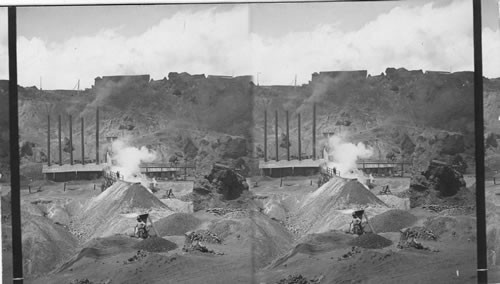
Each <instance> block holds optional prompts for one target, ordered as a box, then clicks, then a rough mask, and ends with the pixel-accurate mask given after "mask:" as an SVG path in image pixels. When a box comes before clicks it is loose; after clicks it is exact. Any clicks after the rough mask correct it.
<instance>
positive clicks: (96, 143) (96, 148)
mask: <svg viewBox="0 0 500 284" xmlns="http://www.w3.org/2000/svg"><path fill="white" fill-rule="evenodd" d="M95 163H96V165H98V164H99V107H97V108H96V112H95Z"/></svg>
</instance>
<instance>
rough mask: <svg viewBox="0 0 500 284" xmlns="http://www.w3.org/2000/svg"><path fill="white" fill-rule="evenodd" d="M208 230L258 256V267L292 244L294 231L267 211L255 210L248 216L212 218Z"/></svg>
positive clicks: (288, 248)
mask: <svg viewBox="0 0 500 284" xmlns="http://www.w3.org/2000/svg"><path fill="white" fill-rule="evenodd" d="M208 230H209V231H210V232H212V233H214V234H216V235H217V236H218V237H219V238H220V239H223V240H224V243H233V244H237V245H238V247H240V248H243V249H244V250H248V254H252V255H254V257H255V260H256V264H257V266H258V267H264V266H266V265H267V264H269V262H270V261H271V260H272V259H274V258H276V257H278V256H279V255H281V254H283V253H285V252H287V251H288V250H290V249H291V248H292V243H293V235H292V234H291V233H290V232H288V231H287V230H286V229H285V228H284V227H283V225H281V224H280V223H278V222H276V221H273V220H271V219H269V217H267V216H266V215H264V214H262V213H258V212H252V215H250V216H249V217H242V218H238V219H232V218H224V219H221V220H215V221H213V222H212V223H211V224H210V226H209V227H208Z"/></svg>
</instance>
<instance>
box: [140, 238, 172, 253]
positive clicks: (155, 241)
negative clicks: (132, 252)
mask: <svg viewBox="0 0 500 284" xmlns="http://www.w3.org/2000/svg"><path fill="white" fill-rule="evenodd" d="M133 248H135V249H138V250H145V251H149V252H166V251H171V250H173V249H175V248H177V245H176V244H175V243H173V242H171V241H168V240H165V239H164V238H159V237H150V238H147V239H145V240H142V241H140V242H139V243H137V244H136V245H134V247H133Z"/></svg>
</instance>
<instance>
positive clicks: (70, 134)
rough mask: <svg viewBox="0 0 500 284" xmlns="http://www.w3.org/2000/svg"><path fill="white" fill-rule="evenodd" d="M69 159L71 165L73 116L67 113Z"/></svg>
mask: <svg viewBox="0 0 500 284" xmlns="http://www.w3.org/2000/svg"><path fill="white" fill-rule="evenodd" d="M69 160H70V163H71V165H73V116H71V114H70V115H69Z"/></svg>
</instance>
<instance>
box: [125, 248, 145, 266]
mask: <svg viewBox="0 0 500 284" xmlns="http://www.w3.org/2000/svg"><path fill="white" fill-rule="evenodd" d="M146 256H148V252H146V251H144V250H138V251H137V252H136V253H135V255H134V256H132V257H131V258H129V259H127V263H131V262H135V261H138V260H141V259H143V258H145V257H146Z"/></svg>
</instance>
